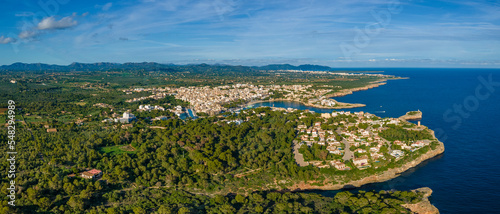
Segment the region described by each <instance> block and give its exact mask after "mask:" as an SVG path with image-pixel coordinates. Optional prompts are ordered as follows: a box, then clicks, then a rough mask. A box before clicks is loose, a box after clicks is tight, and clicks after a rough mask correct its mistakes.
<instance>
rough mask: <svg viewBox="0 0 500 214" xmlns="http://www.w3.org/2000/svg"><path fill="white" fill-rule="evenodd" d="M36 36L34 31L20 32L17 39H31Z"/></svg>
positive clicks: (36, 33)
mask: <svg viewBox="0 0 500 214" xmlns="http://www.w3.org/2000/svg"><path fill="white" fill-rule="evenodd" d="M37 35H38V32H37V31H34V30H25V31H22V32H21V33H19V35H18V37H19V38H20V39H29V38H33V37H35V36H37Z"/></svg>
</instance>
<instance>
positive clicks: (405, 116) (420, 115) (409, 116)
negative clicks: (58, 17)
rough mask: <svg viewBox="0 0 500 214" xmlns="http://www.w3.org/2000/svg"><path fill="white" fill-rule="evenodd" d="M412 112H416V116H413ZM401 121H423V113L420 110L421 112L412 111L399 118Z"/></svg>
mask: <svg viewBox="0 0 500 214" xmlns="http://www.w3.org/2000/svg"><path fill="white" fill-rule="evenodd" d="M411 112H416V113H414V114H411ZM399 119H403V120H420V119H422V112H421V111H420V110H419V111H410V112H407V113H406V114H405V115H403V116H401V117H399Z"/></svg>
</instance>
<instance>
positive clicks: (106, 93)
mask: <svg viewBox="0 0 500 214" xmlns="http://www.w3.org/2000/svg"><path fill="white" fill-rule="evenodd" d="M173 69H174V70H154V71H146V70H137V71H136V70H130V71H102V72H101V71H81V72H80V71H64V72H60V71H50V72H42V71H36V72H31V71H16V72H12V71H4V72H0V102H1V103H0V109H2V108H6V107H7V101H8V100H14V101H15V102H16V110H15V112H16V117H15V141H16V151H17V152H18V154H16V161H17V162H16V166H17V169H16V170H17V171H16V178H15V182H16V187H17V189H16V190H17V191H16V196H17V197H16V206H15V207H12V206H9V205H8V204H7V201H6V200H3V201H2V204H0V210H1V211H0V213H401V212H402V213H406V212H408V210H407V209H405V208H403V207H402V206H400V205H401V204H404V203H415V202H418V201H419V200H421V197H422V196H421V195H419V194H416V193H413V192H410V191H402V192H400V191H391V192H385V191H382V192H362V191H359V192H356V193H351V192H339V193H337V194H336V196H334V197H325V196H321V195H318V194H315V193H302V192H289V190H290V189H289V188H290V187H291V186H293V185H294V184H297V183H300V182H310V181H314V182H316V183H321V182H323V181H325V180H328V179H329V180H330V182H333V183H335V182H337V183H338V182H343V181H347V180H349V179H357V178H360V177H362V176H366V175H368V174H373V173H377V172H380V171H383V170H385V169H387V168H379V169H377V170H371V169H369V170H364V171H360V170H352V172H338V171H334V170H333V169H321V170H320V169H318V168H316V167H313V166H307V167H299V166H298V165H297V164H296V162H295V159H294V156H293V151H292V143H293V140H294V139H295V137H296V131H295V127H296V126H297V125H298V124H301V123H304V122H305V123H309V124H312V123H313V122H314V120H315V119H314V118H315V116H317V115H314V114H309V116H308V117H307V118H305V119H302V120H301V119H299V117H300V113H301V111H298V112H296V113H290V114H287V113H284V112H280V111H272V110H271V109H270V108H256V109H253V110H252V111H245V112H242V113H240V114H238V115H236V114H227V116H226V117H222V116H220V115H219V116H212V117H202V118H200V119H196V120H190V119H187V120H181V119H180V118H179V117H178V116H176V115H175V114H173V113H171V112H168V111H165V112H159V111H151V112H137V111H135V109H137V107H138V106H139V105H140V104H152V105H156V104H158V105H163V106H166V107H167V108H173V107H174V106H178V105H180V106H187V105H189V104H188V103H186V102H183V101H181V100H177V99H175V97H173V96H166V97H165V98H163V99H159V100H153V99H148V100H142V101H140V102H134V103H128V102H125V100H126V99H131V98H134V97H140V96H143V95H146V94H147V93H143V94H141V93H134V94H126V93H124V92H122V91H121V90H122V89H128V88H131V87H145V86H156V85H165V86H167V85H170V86H172V85H176V86H194V85H220V84H232V83H234V82H241V81H243V82H244V81H251V82H254V83H263V82H266V83H270V82H273V83H281V84H288V83H293V84H297V83H298V82H300V83H301V84H309V83H311V82H313V83H315V84H335V83H336V81H335V79H334V78H331V79H326V78H325V76H315V75H308V74H303V75H302V74H290V75H289V76H287V75H280V76H279V77H276V76H274V75H275V74H272V73H266V72H262V71H254V70H252V69H250V68H226V67H222V68H221V67H217V66H208V65H207V66H205V65H199V66H192V67H189V66H186V67H180V68H173ZM242 74H244V75H242ZM13 78H14V79H16V80H17V81H18V82H17V83H16V84H12V83H10V82H9V81H10V80H11V79H13ZM373 80H374V79H373V78H367V79H363V78H360V79H358V80H353V81H344V80H342V81H339V84H342V85H344V86H345V87H351V86H359V85H364V84H366V83H368V82H370V81H373ZM347 82H348V83H347ZM99 103H106V104H108V105H110V106H112V108H109V107H99V106H96V104H99ZM128 109H132V110H133V111H132V112H133V113H134V114H135V115H136V116H137V120H136V121H134V122H132V123H131V125H130V126H124V125H123V124H120V123H103V122H101V121H102V120H103V119H106V118H108V117H110V115H111V114H112V113H122V112H124V111H125V110H128ZM161 115H163V116H168V117H169V118H170V119H168V120H165V121H154V122H153V121H152V120H151V119H152V118H154V117H157V116H161ZM263 115H264V116H263ZM0 117H1V119H0V123H2V124H5V123H6V121H8V118H7V114H6V113H5V112H4V111H0ZM224 119H242V120H245V121H246V122H244V123H242V124H240V125H236V124H234V123H230V124H228V123H226V122H224V121H223V120H224ZM335 120H336V119H334V118H332V119H330V122H332V123H333V122H335ZM330 128H334V127H330ZM49 129H51V130H55V131H51V132H49V131H48V130H49ZM384 136H386V137H388V138H398V137H405V138H408V140H410V139H411V140H414V139H420V138H422V137H427V136H421V135H420V134H418V133H417V134H416V133H413V132H408V131H406V130H400V129H398V128H392V129H388V130H387V131H386V132H385V133H384ZM7 137H8V130H7V128H6V127H5V128H2V129H0V139H2V140H3V139H7ZM7 151H8V148H7V147H6V146H3V147H1V148H0V152H1V153H3V154H6V152H7ZM323 156H324V154H321V152H320V151H319V149H318V148H313V150H312V153H311V157H310V158H312V159H318V158H319V159H321V158H322V157H323ZM398 164H401V163H396V164H393V165H392V166H391V167H397V166H398ZM9 167H10V166H9V163H8V162H7V161H0V172H1V173H0V176H1V178H0V182H1V188H2V191H0V197H2V198H7V195H8V191H7V188H8V187H9V185H10V183H9V182H10V180H11V179H10V178H8V177H7V172H8V169H9ZM90 169H98V170H101V171H102V173H103V176H102V178H100V179H98V180H93V179H84V178H82V177H80V176H79V175H80V174H81V173H82V172H84V171H87V170H90ZM346 173H350V174H346ZM72 174H73V175H76V176H71V175H72ZM346 175H349V176H348V177H349V178H347V177H346ZM319 185H320V184H319Z"/></svg>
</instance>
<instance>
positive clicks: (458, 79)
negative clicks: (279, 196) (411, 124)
mask: <svg viewBox="0 0 500 214" xmlns="http://www.w3.org/2000/svg"><path fill="white" fill-rule="evenodd" d="M346 70H355V69H346ZM356 70H360V71H362V70H370V71H372V70H378V71H383V73H384V74H391V75H396V76H401V77H409V79H403V80H389V81H388V82H387V84H386V85H383V86H380V87H378V88H374V89H370V90H367V91H359V92H355V93H354V94H352V95H347V96H344V97H337V98H334V99H336V100H338V101H340V102H347V103H363V104H366V107H362V108H355V109H348V111H353V112H354V111H365V112H370V113H374V114H376V115H378V116H381V117H399V116H401V115H404V114H405V113H406V112H408V111H412V110H421V111H422V112H423V118H422V120H421V123H422V124H423V125H425V126H428V127H429V128H431V129H433V130H435V131H436V136H437V137H438V138H439V139H440V141H442V142H443V143H444V145H445V153H444V154H443V155H440V156H438V157H436V158H434V159H432V160H428V161H426V162H424V163H422V164H421V165H419V166H417V167H416V168H413V169H410V170H409V171H407V172H406V173H404V174H403V175H402V176H400V177H398V178H395V179H393V180H390V181H387V182H383V183H377V184H369V185H366V186H363V187H361V188H359V189H358V190H390V189H397V190H410V189H416V188H420V187H430V188H431V189H432V190H433V191H434V192H433V194H432V196H431V197H430V200H431V203H432V204H434V205H435V206H436V207H437V208H438V209H439V210H440V212H441V213H500V112H499V110H500V69H437V68H436V69H430V68H384V69H382V68H369V69H367V68H363V69H356ZM273 104H274V106H275V107H285V108H287V107H292V108H298V109H310V110H313V111H316V112H332V111H333V110H326V109H318V108H312V107H307V106H304V105H301V104H298V103H290V102H275V103H259V104H256V105H255V106H272V105H273ZM316 192H317V193H320V194H323V195H326V196H333V195H334V194H335V193H336V191H316Z"/></svg>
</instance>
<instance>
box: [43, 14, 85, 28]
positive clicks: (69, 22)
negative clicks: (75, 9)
mask: <svg viewBox="0 0 500 214" xmlns="http://www.w3.org/2000/svg"><path fill="white" fill-rule="evenodd" d="M77 24H78V22H77V21H76V20H73V17H72V16H67V17H63V18H62V19H60V20H56V19H55V18H54V16H51V17H47V18H45V19H43V20H42V21H41V22H40V23H38V29H39V30H51V29H65V28H69V27H73V26H75V25H77Z"/></svg>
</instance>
